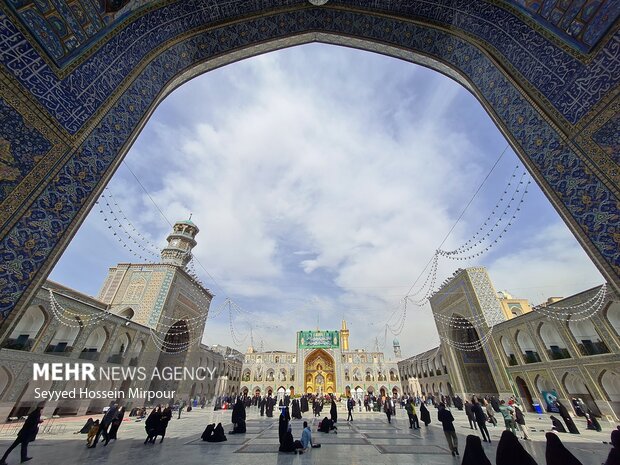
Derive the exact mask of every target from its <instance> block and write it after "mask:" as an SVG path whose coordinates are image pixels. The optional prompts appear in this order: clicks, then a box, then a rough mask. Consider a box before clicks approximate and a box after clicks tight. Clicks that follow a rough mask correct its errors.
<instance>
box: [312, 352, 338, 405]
mask: <svg viewBox="0 0 620 465" xmlns="http://www.w3.org/2000/svg"><path fill="white" fill-rule="evenodd" d="M304 380H305V384H304V391H305V392H309V393H315V394H333V393H335V392H337V391H336V365H335V363H334V359H333V357H332V356H331V355H329V354H328V353H327V352H326V351H324V350H323V349H317V350H314V351H312V352H310V353H309V354H308V356H307V357H306V360H305V361H304Z"/></svg>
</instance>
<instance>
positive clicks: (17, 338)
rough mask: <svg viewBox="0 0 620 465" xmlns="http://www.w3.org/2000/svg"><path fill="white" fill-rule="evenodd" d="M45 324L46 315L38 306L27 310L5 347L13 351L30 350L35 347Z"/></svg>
mask: <svg viewBox="0 0 620 465" xmlns="http://www.w3.org/2000/svg"><path fill="white" fill-rule="evenodd" d="M44 324H45V314H44V313H43V310H41V308H40V307H39V306H38V305H32V306H30V307H28V308H27V309H26V311H25V312H24V314H23V315H22V316H21V318H20V319H19V322H18V323H17V325H16V326H15V329H13V331H12V332H11V335H10V336H9V338H8V340H7V341H6V342H5V344H4V347H6V348H7V349H13V350H30V349H32V346H33V345H34V342H35V340H36V337H37V335H38V334H39V331H40V330H41V328H42V327H43V325H44Z"/></svg>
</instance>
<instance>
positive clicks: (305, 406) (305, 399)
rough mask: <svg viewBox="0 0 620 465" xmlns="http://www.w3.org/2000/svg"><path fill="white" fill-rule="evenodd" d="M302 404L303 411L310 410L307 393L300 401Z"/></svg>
mask: <svg viewBox="0 0 620 465" xmlns="http://www.w3.org/2000/svg"><path fill="white" fill-rule="evenodd" d="M300 404H301V405H300V406H301V413H304V412H307V411H308V410H310V409H309V408H308V396H306V395H305V394H304V395H303V396H301V401H300Z"/></svg>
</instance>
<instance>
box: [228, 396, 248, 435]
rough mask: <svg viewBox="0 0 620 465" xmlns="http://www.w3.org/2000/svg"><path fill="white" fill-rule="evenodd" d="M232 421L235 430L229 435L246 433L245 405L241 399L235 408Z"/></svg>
mask: <svg viewBox="0 0 620 465" xmlns="http://www.w3.org/2000/svg"><path fill="white" fill-rule="evenodd" d="M231 421H232V423H233V425H234V426H233V430H232V431H231V432H230V433H229V434H243V433H245V431H246V427H245V405H244V403H243V399H241V397H239V398H238V399H237V403H236V404H235V406H234V407H233V410H232V417H231Z"/></svg>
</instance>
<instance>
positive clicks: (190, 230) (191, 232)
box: [161, 215, 199, 267]
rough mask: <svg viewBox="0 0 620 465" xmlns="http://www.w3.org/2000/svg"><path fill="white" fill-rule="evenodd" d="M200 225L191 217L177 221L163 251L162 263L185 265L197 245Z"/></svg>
mask: <svg viewBox="0 0 620 465" xmlns="http://www.w3.org/2000/svg"><path fill="white" fill-rule="evenodd" d="M198 231H199V229H198V226H196V225H195V224H194V223H192V221H191V215H190V219H189V220H186V221H177V222H176V223H175V224H174V227H173V228H172V233H171V234H170V235H169V236H168V238H167V239H166V240H167V241H168V246H167V247H166V248H165V249H163V250H162V251H161V260H162V263H168V264H170V265H176V266H180V267H184V266H185V265H187V264H188V263H189V261H190V260H191V259H192V249H193V248H194V247H195V246H196V240H195V237H196V234H198Z"/></svg>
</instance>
